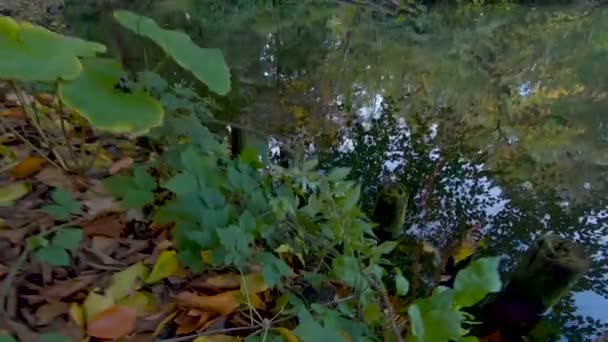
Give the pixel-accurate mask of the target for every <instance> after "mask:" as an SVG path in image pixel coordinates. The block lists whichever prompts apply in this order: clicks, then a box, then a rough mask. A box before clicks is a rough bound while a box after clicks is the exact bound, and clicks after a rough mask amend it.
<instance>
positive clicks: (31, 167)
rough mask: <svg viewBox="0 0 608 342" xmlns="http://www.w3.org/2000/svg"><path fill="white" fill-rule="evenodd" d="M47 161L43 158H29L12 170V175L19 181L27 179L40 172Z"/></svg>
mask: <svg viewBox="0 0 608 342" xmlns="http://www.w3.org/2000/svg"><path fill="white" fill-rule="evenodd" d="M44 163H45V160H44V158H41V157H36V156H33V157H27V158H25V159H23V160H22V161H21V162H20V163H19V164H17V165H16V166H15V167H13V168H12V169H11V175H13V177H15V178H17V179H23V178H27V177H29V176H31V175H33V174H35V173H36V172H38V171H40V169H41V168H42V165H44Z"/></svg>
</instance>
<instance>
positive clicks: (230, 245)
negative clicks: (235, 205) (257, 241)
mask: <svg viewBox="0 0 608 342" xmlns="http://www.w3.org/2000/svg"><path fill="white" fill-rule="evenodd" d="M217 235H218V237H219V238H220V242H221V244H222V246H223V247H224V249H225V251H226V255H225V256H224V258H225V259H224V262H225V263H226V264H228V265H230V264H234V265H238V266H241V265H244V264H245V263H246V262H247V258H248V257H249V255H250V254H251V251H250V249H249V245H250V244H251V243H252V242H253V237H252V236H251V235H250V234H246V233H244V232H242V231H241V229H240V228H239V227H237V226H230V227H227V228H220V229H218V230H217Z"/></svg>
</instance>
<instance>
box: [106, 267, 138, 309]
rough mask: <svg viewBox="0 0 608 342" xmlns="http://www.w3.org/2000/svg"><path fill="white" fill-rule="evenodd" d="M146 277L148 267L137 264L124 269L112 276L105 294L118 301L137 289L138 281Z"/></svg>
mask: <svg viewBox="0 0 608 342" xmlns="http://www.w3.org/2000/svg"><path fill="white" fill-rule="evenodd" d="M147 277H148V267H146V266H145V265H144V264H143V263H141V262H138V263H136V264H133V265H131V266H129V267H127V268H126V269H124V270H122V271H120V272H118V273H116V274H114V275H112V282H111V284H110V287H108V289H107V290H106V293H107V294H108V295H110V296H112V298H114V300H116V301H118V300H121V299H123V298H125V297H126V296H128V295H129V294H131V293H133V292H134V291H136V290H137V289H138V288H139V284H138V283H137V280H138V279H141V280H142V281H143V280H144V279H146V278H147Z"/></svg>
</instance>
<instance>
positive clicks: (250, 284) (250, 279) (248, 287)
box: [241, 273, 268, 295]
mask: <svg viewBox="0 0 608 342" xmlns="http://www.w3.org/2000/svg"><path fill="white" fill-rule="evenodd" d="M266 290H268V284H266V282H265V281H264V276H263V275H262V273H251V274H248V275H246V276H244V277H241V293H243V294H247V293H249V294H250V295H251V294H255V293H259V292H264V291H266Z"/></svg>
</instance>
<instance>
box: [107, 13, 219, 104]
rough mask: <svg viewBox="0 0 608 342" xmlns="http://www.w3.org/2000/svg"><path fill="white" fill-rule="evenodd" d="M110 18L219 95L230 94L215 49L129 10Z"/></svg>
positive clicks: (217, 51) (217, 52)
mask: <svg viewBox="0 0 608 342" xmlns="http://www.w3.org/2000/svg"><path fill="white" fill-rule="evenodd" d="M114 18H115V19H116V20H117V21H118V22H119V23H120V24H121V25H123V26H124V27H126V28H128V29H129V30H131V31H133V32H134V33H136V34H138V35H142V36H146V37H148V38H150V39H152V40H153V41H154V42H155V43H156V44H158V46H160V47H161V48H162V49H163V50H164V51H165V53H166V54H167V55H169V56H171V57H172V58H173V59H174V60H175V62H177V64H179V65H180V66H181V67H182V68H184V69H186V70H189V71H191V72H192V73H193V74H194V76H196V78H198V79H199V80H201V81H202V82H203V83H205V84H206V85H207V87H209V89H211V91H214V92H216V93H218V94H219V95H226V94H227V93H228V92H229V91H230V71H229V69H228V66H227V65H226V62H225V61H224V56H223V54H222V52H221V51H220V50H219V49H203V48H200V47H198V46H197V45H196V44H194V43H193V42H192V40H191V39H190V37H188V35H186V34H185V33H183V32H179V31H171V30H165V29H163V28H161V27H160V26H158V24H156V22H155V21H154V20H152V19H150V18H148V17H144V16H139V15H137V14H135V13H133V12H129V11H122V10H121V11H115V12H114Z"/></svg>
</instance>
